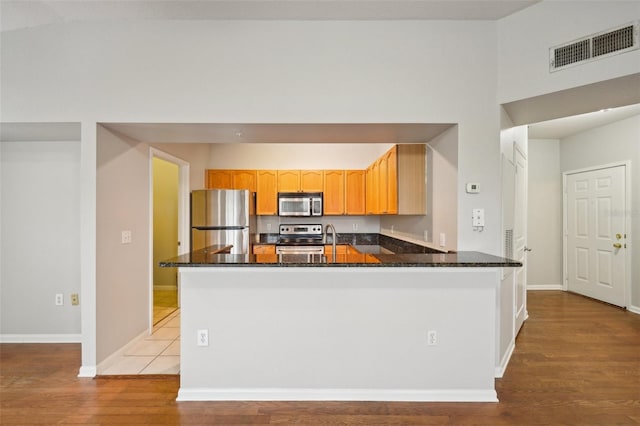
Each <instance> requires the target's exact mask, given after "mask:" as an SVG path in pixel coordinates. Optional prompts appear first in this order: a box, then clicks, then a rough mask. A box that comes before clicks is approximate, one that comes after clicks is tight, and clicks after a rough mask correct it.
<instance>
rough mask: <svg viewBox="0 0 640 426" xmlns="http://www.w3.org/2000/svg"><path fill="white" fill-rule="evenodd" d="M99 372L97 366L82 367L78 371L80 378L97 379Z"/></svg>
mask: <svg viewBox="0 0 640 426" xmlns="http://www.w3.org/2000/svg"><path fill="white" fill-rule="evenodd" d="M97 370H98V369H97V368H96V367H95V366H91V367H85V366H82V367H80V370H79V371H78V377H96V375H97V374H98V371H97Z"/></svg>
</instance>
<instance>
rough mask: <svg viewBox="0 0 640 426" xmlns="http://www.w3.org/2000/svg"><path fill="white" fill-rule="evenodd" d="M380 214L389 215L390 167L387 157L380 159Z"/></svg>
mask: <svg viewBox="0 0 640 426" xmlns="http://www.w3.org/2000/svg"><path fill="white" fill-rule="evenodd" d="M377 163H378V213H380V214H387V213H388V209H389V205H388V204H389V167H388V164H387V157H386V155H385V156H383V157H381V158H379V159H378V162H377Z"/></svg>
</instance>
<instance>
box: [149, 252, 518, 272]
mask: <svg viewBox="0 0 640 426" xmlns="http://www.w3.org/2000/svg"><path fill="white" fill-rule="evenodd" d="M160 266H162V267H207V266H209V267H225V266H263V267H292V266H298V267H299V266H304V267H328V266H329V267H336V266H342V267H480V268H482V267H519V266H522V264H521V263H519V262H516V261H514V260H511V259H505V258H503V257H498V256H493V255H490V254H486V253H480V252H475V251H467V252H465V251H463V252H457V253H406V254H384V253H379V254H365V253H356V254H337V255H336V261H335V263H334V262H333V259H332V256H331V255H330V254H329V255H318V254H316V255H300V254H288V255H276V254H258V255H253V254H213V253H210V252H205V251H203V250H199V251H197V252H194V253H190V254H185V255H182V256H178V257H175V258H173V259H169V260H166V261H163V262H160Z"/></svg>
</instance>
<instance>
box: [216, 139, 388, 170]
mask: <svg viewBox="0 0 640 426" xmlns="http://www.w3.org/2000/svg"><path fill="white" fill-rule="evenodd" d="M391 146H392V143H389V144H364V143H362V144H346V143H345V144H336V143H333V144H326V143H325V144H315V143H313V144H305V143H299V144H297V143H296V144H275V143H266V144H255V143H233V144H213V145H211V157H210V160H209V167H210V168H212V169H225V168H226V169H234V168H238V169H281V170H284V169H307V170H313V169H338V170H340V169H344V170H347V169H356V170H358V169H366V168H367V167H368V166H369V165H370V164H371V163H372V162H373V161H375V160H376V159H377V158H378V157H380V156H381V155H382V154H384V153H385V152H386V151H387V150H388V149H389V148H391Z"/></svg>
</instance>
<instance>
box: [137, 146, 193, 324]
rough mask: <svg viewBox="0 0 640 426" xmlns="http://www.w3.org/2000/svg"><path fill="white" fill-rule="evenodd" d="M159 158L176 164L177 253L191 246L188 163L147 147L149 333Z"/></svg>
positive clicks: (183, 252)
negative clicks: (155, 176)
mask: <svg viewBox="0 0 640 426" xmlns="http://www.w3.org/2000/svg"><path fill="white" fill-rule="evenodd" d="M154 158H159V159H161V160H164V161H168V162H170V163H173V164H175V165H177V166H178V241H180V246H179V247H178V255H181V254H185V253H187V252H188V251H189V247H190V246H191V244H190V240H191V233H190V232H189V225H190V224H189V220H190V219H189V194H190V183H189V163H188V162H187V161H185V160H183V159H181V158H178V157H175V156H173V155H171V154H169V153H166V152H164V151H161V150H159V149H156V148H154V147H149V283H148V285H149V334H151V333H152V332H153V159H154ZM178 306H180V276H179V275H178Z"/></svg>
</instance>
